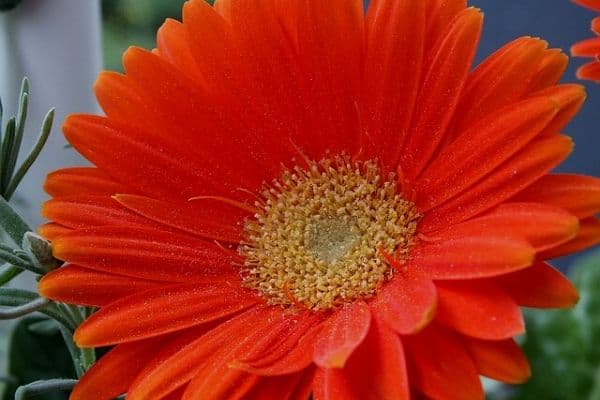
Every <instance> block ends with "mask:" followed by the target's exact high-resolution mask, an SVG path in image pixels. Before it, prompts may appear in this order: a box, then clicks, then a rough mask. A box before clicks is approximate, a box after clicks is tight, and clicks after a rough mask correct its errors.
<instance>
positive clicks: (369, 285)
mask: <svg viewBox="0 0 600 400" xmlns="http://www.w3.org/2000/svg"><path fill="white" fill-rule="evenodd" d="M396 187H397V185H396V183H395V182H394V180H393V176H390V178H389V179H388V180H387V181H385V182H384V181H383V180H382V178H381V176H380V173H379V168H378V167H377V164H376V163H375V162H374V161H368V162H352V161H350V160H349V159H348V158H346V157H337V158H336V159H335V160H333V161H332V160H324V161H321V162H319V163H315V162H310V168H309V169H308V170H303V169H301V168H299V167H297V168H295V169H294V170H293V171H285V172H284V173H283V174H282V177H281V179H280V181H277V182H274V183H273V185H272V186H271V187H268V188H266V189H265V190H264V192H263V193H262V197H263V199H264V201H262V202H260V203H257V207H259V208H260V211H259V212H258V213H256V215H255V219H253V220H250V221H247V222H246V227H245V229H246V234H247V242H248V244H244V245H241V246H240V248H239V251H240V253H241V254H242V255H243V256H244V257H245V260H246V261H245V265H244V268H242V274H243V279H244V284H245V286H247V287H249V288H253V289H255V290H257V291H258V292H259V293H261V295H263V296H264V297H265V298H266V299H267V300H268V301H269V302H270V303H271V304H282V305H287V306H292V305H295V306H298V305H303V306H305V307H306V308H309V309H328V308H332V307H336V306H338V305H340V304H343V303H345V302H348V301H351V300H354V299H357V298H368V297H371V296H373V295H374V294H375V292H376V291H377V289H378V288H379V287H380V286H381V285H382V284H383V283H384V282H385V281H387V280H389V279H390V278H391V277H392V275H393V273H394V268H395V267H396V266H392V265H391V264H390V262H389V255H391V254H393V257H394V260H395V261H397V262H399V263H402V262H403V261H404V260H405V259H406V257H407V255H408V252H409V250H410V248H411V246H412V245H413V244H414V241H415V240H416V238H415V231H416V226H417V222H418V219H419V214H418V212H417V210H416V208H415V206H414V204H413V203H411V202H409V201H406V200H405V199H403V198H402V196H401V195H400V194H399V193H397V189H396ZM384 254H387V255H388V258H386V257H385V256H384Z"/></svg>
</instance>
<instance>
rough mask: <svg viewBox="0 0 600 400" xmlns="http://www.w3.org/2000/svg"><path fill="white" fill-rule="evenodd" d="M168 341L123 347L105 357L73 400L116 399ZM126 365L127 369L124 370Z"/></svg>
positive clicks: (75, 391) (78, 387) (85, 377)
mask: <svg viewBox="0 0 600 400" xmlns="http://www.w3.org/2000/svg"><path fill="white" fill-rule="evenodd" d="M165 340H167V338H155V339H149V340H141V341H138V342H134V343H127V344H122V345H119V346H117V347H115V348H114V349H112V350H111V351H109V352H108V353H107V354H105V355H104V356H102V358H100V360H98V361H97V362H96V363H95V364H94V365H93V366H92V367H91V368H90V369H89V370H88V371H87V372H86V373H85V374H84V375H83V377H82V378H81V379H80V380H79V382H78V383H77V385H76V386H75V388H74V389H73V392H72V393H71V396H70V397H69V399H70V400H90V399H94V400H113V399H114V398H115V397H117V396H119V395H121V394H123V393H126V392H127V390H128V389H129V386H130V385H131V383H132V382H133V380H134V379H135V377H136V376H137V375H138V373H139V372H140V371H141V370H142V369H143V368H144V367H145V365H146V363H147V362H148V361H150V359H151V358H152V357H153V356H154V353H155V351H156V349H157V347H160V346H161V345H162V344H163V343H164V341H165ZM124 366H126V368H123V367H124Z"/></svg>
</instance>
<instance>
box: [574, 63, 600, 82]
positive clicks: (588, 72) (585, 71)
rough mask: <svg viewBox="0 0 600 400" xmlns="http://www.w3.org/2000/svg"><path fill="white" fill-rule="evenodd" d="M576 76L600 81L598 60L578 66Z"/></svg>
mask: <svg viewBox="0 0 600 400" xmlns="http://www.w3.org/2000/svg"><path fill="white" fill-rule="evenodd" d="M577 77H578V78H579V79H589V80H591V81H596V82H600V61H593V62H590V63H587V64H585V65H584V66H582V67H580V68H579V69H578V70H577Z"/></svg>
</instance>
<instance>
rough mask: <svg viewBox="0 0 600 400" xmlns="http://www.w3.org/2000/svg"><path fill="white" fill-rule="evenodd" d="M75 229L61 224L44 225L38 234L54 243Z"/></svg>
mask: <svg viewBox="0 0 600 400" xmlns="http://www.w3.org/2000/svg"><path fill="white" fill-rule="evenodd" d="M72 231H73V229H71V228H67V227H66V226H63V225H59V224H52V223H49V224H43V225H40V227H39V228H38V233H39V234H40V235H41V236H42V237H44V238H45V239H47V240H49V241H51V242H53V241H55V240H56V239H58V238H59V237H61V236H62V235H65V234H67V233H69V232H72Z"/></svg>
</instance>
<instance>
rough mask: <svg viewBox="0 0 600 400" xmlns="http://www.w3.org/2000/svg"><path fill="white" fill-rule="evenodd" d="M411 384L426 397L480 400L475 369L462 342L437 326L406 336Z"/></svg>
mask: <svg viewBox="0 0 600 400" xmlns="http://www.w3.org/2000/svg"><path fill="white" fill-rule="evenodd" d="M405 340H406V342H407V345H406V350H407V356H408V357H407V358H408V359H409V361H410V365H411V366H412V368H411V370H410V371H411V377H410V381H411V384H412V385H414V387H415V388H416V389H417V390H418V391H419V392H421V393H423V394H425V395H426V396H427V397H428V398H432V399H444V400H459V399H460V400H462V399H465V400H466V399H469V400H483V399H484V398H485V395H484V392H483V387H482V386H481V382H480V381H479V376H478V374H477V368H476V366H475V364H474V362H473V360H472V359H471V357H470V356H469V354H467V352H466V349H465V348H464V345H463V343H462V342H461V341H460V339H459V338H458V337H457V336H456V335H455V334H454V333H453V332H450V331H448V330H447V329H444V328H443V327H439V326H429V327H428V328H426V329H425V330H423V331H422V332H420V333H418V334H417V335H412V336H407V337H406V338H405Z"/></svg>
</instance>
